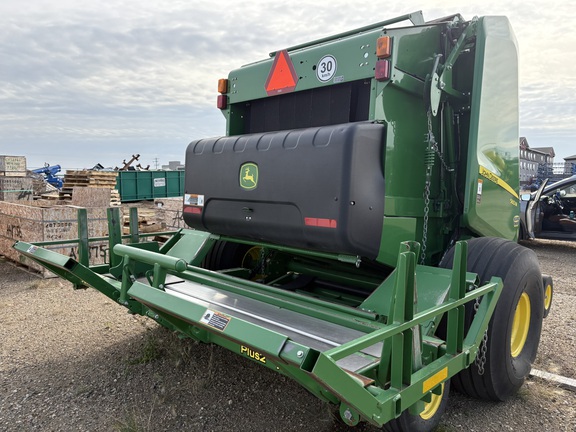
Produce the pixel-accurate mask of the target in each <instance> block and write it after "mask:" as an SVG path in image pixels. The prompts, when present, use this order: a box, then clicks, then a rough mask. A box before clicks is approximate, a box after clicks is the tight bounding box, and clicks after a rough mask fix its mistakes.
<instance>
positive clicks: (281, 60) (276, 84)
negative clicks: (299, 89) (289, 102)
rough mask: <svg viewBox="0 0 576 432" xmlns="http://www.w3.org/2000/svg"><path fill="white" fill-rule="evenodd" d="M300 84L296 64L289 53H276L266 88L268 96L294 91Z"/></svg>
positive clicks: (283, 51) (284, 51)
mask: <svg viewBox="0 0 576 432" xmlns="http://www.w3.org/2000/svg"><path fill="white" fill-rule="evenodd" d="M297 83H298V75H296V70H295V69H294V64H292V60H291V59H290V56H289V55H288V51H286V50H282V51H278V52H277V53H276V56H275V57H274V63H272V68H271V69H270V73H269V74H268V79H267V80H266V84H264V88H265V89H266V93H267V94H268V96H274V95H277V94H280V93H288V92H291V91H294V89H295V88H296V84H297Z"/></svg>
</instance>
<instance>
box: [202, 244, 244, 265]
mask: <svg viewBox="0 0 576 432" xmlns="http://www.w3.org/2000/svg"><path fill="white" fill-rule="evenodd" d="M248 249H250V246H249V245H244V244H240V243H232V242H227V241H220V240H219V241H217V242H216V243H215V244H214V246H213V247H212V249H211V250H210V252H208V254H207V255H206V257H205V258H204V260H203V261H202V267H203V268H205V269H208V270H223V269H228V268H234V267H240V266H241V265H242V259H243V258H244V255H245V254H246V252H247V251H248Z"/></svg>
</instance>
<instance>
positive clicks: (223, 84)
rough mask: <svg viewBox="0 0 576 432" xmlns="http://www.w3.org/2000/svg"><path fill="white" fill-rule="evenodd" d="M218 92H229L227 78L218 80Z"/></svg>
mask: <svg viewBox="0 0 576 432" xmlns="http://www.w3.org/2000/svg"><path fill="white" fill-rule="evenodd" d="M218 93H222V94H224V93H228V80H227V79H226V78H220V79H219V80H218Z"/></svg>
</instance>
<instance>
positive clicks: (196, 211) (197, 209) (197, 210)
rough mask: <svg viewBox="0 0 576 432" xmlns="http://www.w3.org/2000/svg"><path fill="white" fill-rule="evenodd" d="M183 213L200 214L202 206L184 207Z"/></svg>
mask: <svg viewBox="0 0 576 432" xmlns="http://www.w3.org/2000/svg"><path fill="white" fill-rule="evenodd" d="M184 213H192V214H202V207H192V206H187V207H184Z"/></svg>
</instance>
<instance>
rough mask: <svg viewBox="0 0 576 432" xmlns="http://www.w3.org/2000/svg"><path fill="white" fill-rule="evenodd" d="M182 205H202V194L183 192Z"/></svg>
mask: <svg viewBox="0 0 576 432" xmlns="http://www.w3.org/2000/svg"><path fill="white" fill-rule="evenodd" d="M184 205H193V206H199V207H203V206H204V195H197V194H185V195H184Z"/></svg>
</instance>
